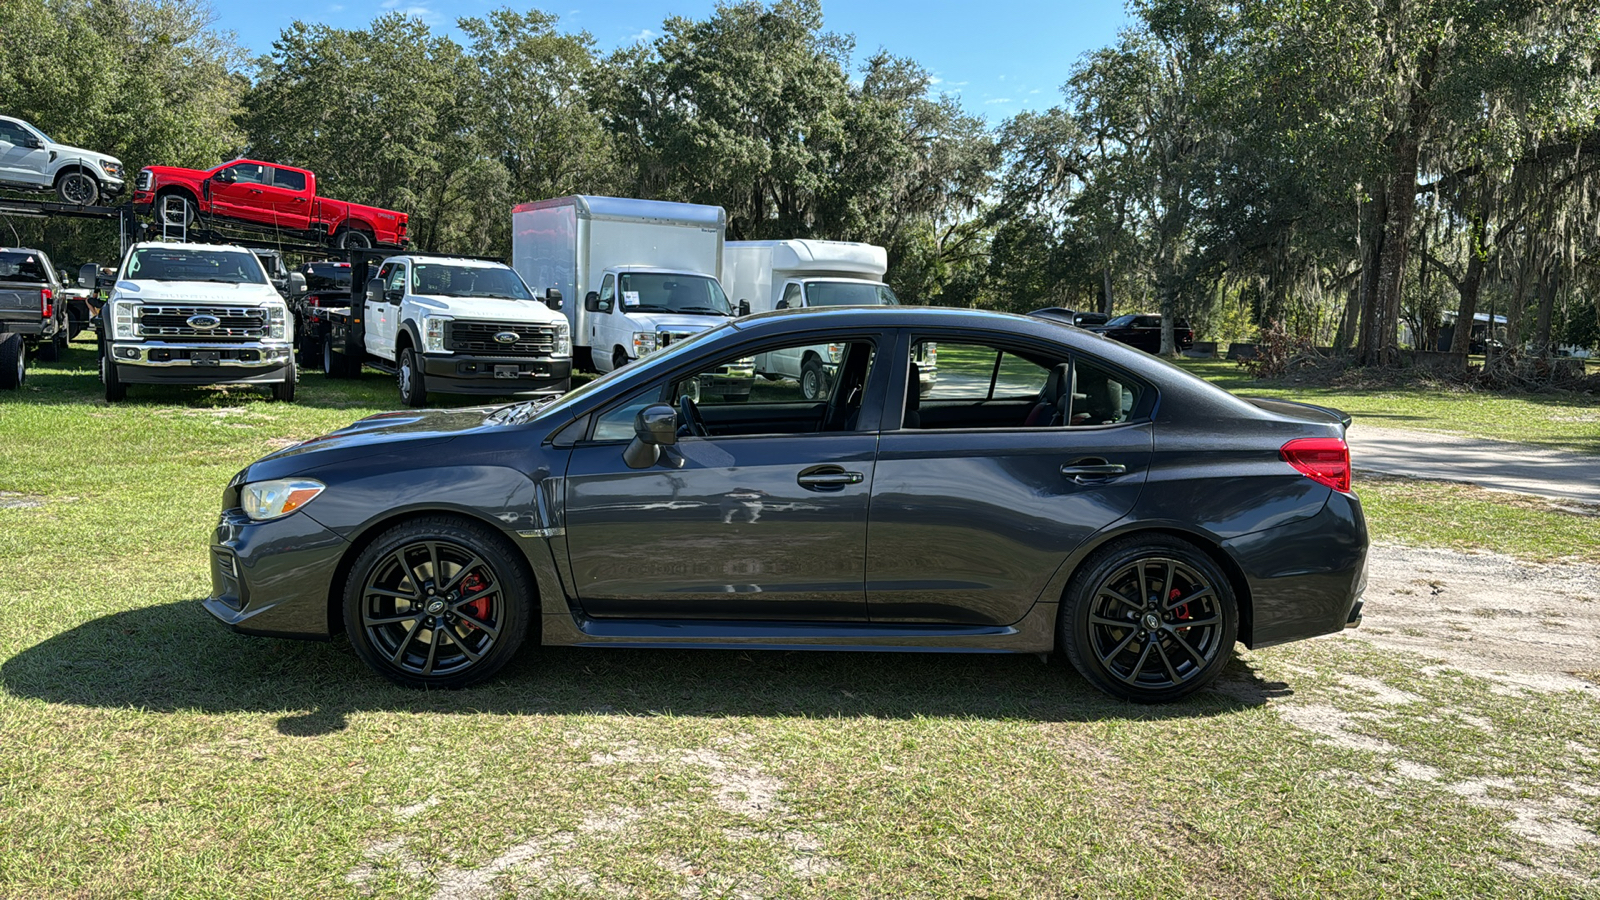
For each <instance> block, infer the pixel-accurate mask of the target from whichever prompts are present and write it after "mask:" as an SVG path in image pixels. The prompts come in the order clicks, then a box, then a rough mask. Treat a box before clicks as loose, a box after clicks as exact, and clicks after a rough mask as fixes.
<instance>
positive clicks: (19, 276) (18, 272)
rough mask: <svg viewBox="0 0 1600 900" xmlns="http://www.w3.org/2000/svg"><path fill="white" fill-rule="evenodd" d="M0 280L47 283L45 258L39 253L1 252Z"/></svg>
mask: <svg viewBox="0 0 1600 900" xmlns="http://www.w3.org/2000/svg"><path fill="white" fill-rule="evenodd" d="M0 281H21V282H25V283H27V284H46V283H48V282H49V277H48V276H46V275H45V271H44V260H43V259H42V258H40V256H39V254H37V253H17V252H14V251H12V252H6V253H0Z"/></svg>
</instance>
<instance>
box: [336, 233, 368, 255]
mask: <svg viewBox="0 0 1600 900" xmlns="http://www.w3.org/2000/svg"><path fill="white" fill-rule="evenodd" d="M334 243H335V244H337V245H338V246H339V248H340V249H341V250H370V249H372V236H371V235H369V234H367V233H366V232H365V231H358V230H356V229H354V228H346V229H343V230H341V231H340V232H339V234H338V235H337V236H335V237H334Z"/></svg>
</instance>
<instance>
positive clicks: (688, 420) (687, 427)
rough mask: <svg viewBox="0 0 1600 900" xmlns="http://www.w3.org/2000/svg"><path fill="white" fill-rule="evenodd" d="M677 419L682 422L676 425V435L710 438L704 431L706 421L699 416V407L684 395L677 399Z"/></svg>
mask: <svg viewBox="0 0 1600 900" xmlns="http://www.w3.org/2000/svg"><path fill="white" fill-rule="evenodd" d="M678 418H679V419H681V420H682V422H680V423H679V425H678V433H679V434H684V433H685V432H687V434H688V435H689V436H691V437H710V436H711V432H710V431H708V430H707V429H706V420H705V419H704V418H702V417H701V415H700V407H698V406H696V405H695V403H694V401H693V400H691V399H690V398H689V395H688V394H684V395H682V396H680V397H679V398H678Z"/></svg>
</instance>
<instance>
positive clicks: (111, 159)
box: [50, 144, 122, 166]
mask: <svg viewBox="0 0 1600 900" xmlns="http://www.w3.org/2000/svg"><path fill="white" fill-rule="evenodd" d="M50 152H52V153H54V154H56V155H57V156H66V157H76V158H78V159H83V160H90V161H93V162H95V163H111V164H112V165H114V166H121V165H122V160H120V159H117V158H116V157H115V156H112V155H111V154H109V153H96V152H94V151H93V150H85V149H83V148H82V147H69V146H67V145H66V144H51V145H50Z"/></svg>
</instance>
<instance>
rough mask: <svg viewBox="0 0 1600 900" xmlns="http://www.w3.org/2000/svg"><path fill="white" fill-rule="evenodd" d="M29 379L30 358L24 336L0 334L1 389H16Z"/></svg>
mask: <svg viewBox="0 0 1600 900" xmlns="http://www.w3.org/2000/svg"><path fill="white" fill-rule="evenodd" d="M27 379H28V360H27V353H26V351H25V350H24V348H23V346H22V336H21V335H17V334H7V335H0V389H3V390H8V391H9V390H15V389H17V388H19V387H22V382H24V381H26V380H27Z"/></svg>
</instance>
